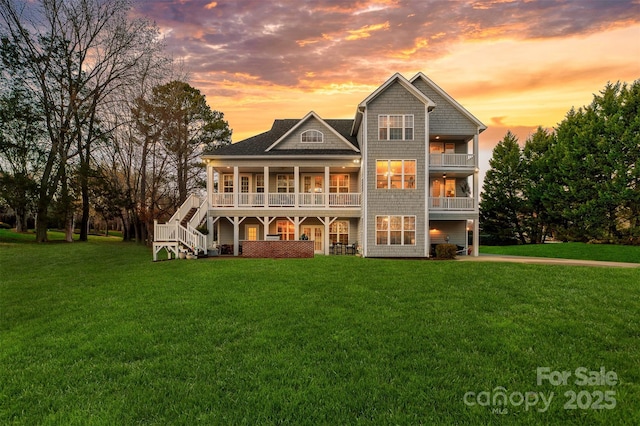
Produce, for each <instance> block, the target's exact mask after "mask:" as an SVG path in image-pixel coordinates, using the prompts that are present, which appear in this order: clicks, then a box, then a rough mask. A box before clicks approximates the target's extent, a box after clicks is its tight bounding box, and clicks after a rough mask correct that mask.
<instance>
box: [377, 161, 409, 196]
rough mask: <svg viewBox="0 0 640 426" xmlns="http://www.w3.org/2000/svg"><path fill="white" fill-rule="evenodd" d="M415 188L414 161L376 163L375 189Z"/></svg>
mask: <svg viewBox="0 0 640 426" xmlns="http://www.w3.org/2000/svg"><path fill="white" fill-rule="evenodd" d="M415 187H416V160H378V161H376V188H378V189H414V188H415Z"/></svg>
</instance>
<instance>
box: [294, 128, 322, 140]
mask: <svg viewBox="0 0 640 426" xmlns="http://www.w3.org/2000/svg"><path fill="white" fill-rule="evenodd" d="M323 141H324V135H323V134H322V132H319V131H317V130H306V131H304V132H302V134H301V135H300V142H302V143H322V142H323Z"/></svg>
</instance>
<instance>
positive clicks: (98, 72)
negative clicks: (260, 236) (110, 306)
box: [0, 0, 231, 242]
mask: <svg viewBox="0 0 640 426" xmlns="http://www.w3.org/2000/svg"><path fill="white" fill-rule="evenodd" d="M131 12H132V3H131V2H130V1H129V0H74V1H66V0H37V1H34V2H19V1H14V0H0V61H1V63H2V69H1V70H0V207H1V206H2V205H4V206H5V207H9V208H11V209H12V210H13V212H15V215H16V227H17V229H18V231H22V230H24V229H25V227H26V221H27V218H28V217H30V215H34V216H35V218H36V221H35V234H36V240H37V241H39V242H44V241H46V240H47V229H48V228H49V227H50V226H51V225H52V224H53V223H62V224H63V227H64V229H65V234H66V239H67V240H68V241H72V233H73V230H74V228H79V230H80V236H79V239H80V240H81V241H83V240H86V239H87V234H88V231H89V220H90V217H91V216H92V215H93V216H100V217H102V218H103V219H104V220H105V221H109V220H114V219H118V220H120V221H121V223H122V224H123V234H124V235H123V236H124V239H125V240H129V239H135V240H137V241H140V242H147V241H149V240H150V238H149V234H150V233H151V232H152V229H153V220H154V219H156V218H161V217H163V216H164V217H166V216H168V215H170V214H171V213H172V212H173V211H174V210H175V208H176V207H177V206H178V205H180V204H181V203H182V202H183V201H184V200H185V199H186V198H187V196H188V194H189V192H191V191H194V190H196V189H197V188H202V187H203V186H204V171H203V167H202V165H201V162H200V161H198V157H199V154H200V153H201V152H202V150H203V149H215V148H216V147H217V146H220V145H223V144H228V143H230V141H231V129H230V128H229V126H228V123H227V122H226V121H225V120H224V115H223V113H221V112H219V111H215V110H212V109H211V108H210V107H209V105H208V104H207V102H206V99H205V97H204V95H202V93H201V92H200V91H199V90H197V89H195V88H194V87H192V86H190V85H189V84H188V83H186V82H185V81H186V80H188V79H187V76H186V75H185V73H184V72H182V71H180V69H179V67H178V66H176V64H175V62H174V61H173V60H172V59H171V58H170V57H169V56H168V55H167V54H166V52H165V49H164V45H163V42H162V38H161V36H160V32H159V30H158V28H157V27H156V25H155V24H153V23H151V22H149V21H148V20H146V19H145V18H135V17H132V16H133V15H132V13H131ZM76 218H79V220H78V221H77V222H78V223H76Z"/></svg>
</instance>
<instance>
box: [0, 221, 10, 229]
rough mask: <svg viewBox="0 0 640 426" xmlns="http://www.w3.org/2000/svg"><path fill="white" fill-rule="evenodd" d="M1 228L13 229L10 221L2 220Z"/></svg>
mask: <svg viewBox="0 0 640 426" xmlns="http://www.w3.org/2000/svg"><path fill="white" fill-rule="evenodd" d="M0 229H11V225H9V224H8V223H4V222H0Z"/></svg>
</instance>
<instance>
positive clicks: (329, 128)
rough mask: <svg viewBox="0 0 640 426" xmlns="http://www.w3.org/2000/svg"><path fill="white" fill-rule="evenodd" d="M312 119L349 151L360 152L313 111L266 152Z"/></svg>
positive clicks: (268, 149)
mask: <svg viewBox="0 0 640 426" xmlns="http://www.w3.org/2000/svg"><path fill="white" fill-rule="evenodd" d="M311 117H313V118H315V119H316V120H318V121H319V122H320V123H322V125H323V126H324V127H325V128H326V129H327V130H329V131H330V132H331V133H333V134H334V135H335V136H337V137H338V139H340V140H341V141H342V142H344V144H345V145H347V146H348V147H349V149H351V150H352V151H355V152H360V150H359V149H358V148H356V147H355V146H353V145H352V144H351V143H350V142H349V141H348V140H346V139H345V138H344V137H343V136H342V135H341V134H340V133H338V132H336V130H335V129H334V128H333V127H331V126H329V125H328V124H327V122H326V121H324V120H323V119H322V118H321V117H320V116H319V115H318V114H316V113H315V112H313V111H310V112H309V113H308V114H307V115H305V116H304V117H303V118H302V119H301V120H300V121H298V123H297V124H296V125H295V126H293V127H292V128H291V129H289V131H288V132H287V133H285V134H284V135H282V136H280V138H279V139H278V140H277V141H275V142H274V143H272V144H271V145H270V146H269V148H267V149H266V150H265V151H271V150H272V149H273V148H274V147H275V146H276V145H278V144H279V143H280V142H282V141H283V140H285V139H286V138H288V137H289V135H291V134H292V133H293V132H295V131H296V129H297V128H298V127H300V126H301V125H302V124H303V123H305V122H306V121H307V120H309V119H310V118H311Z"/></svg>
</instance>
